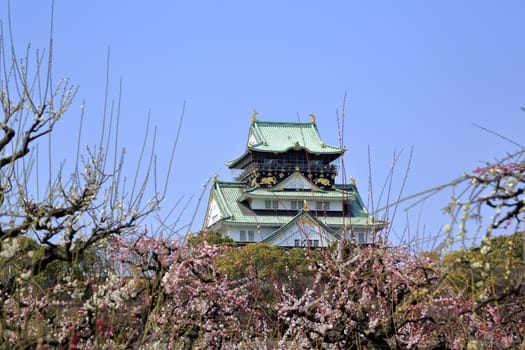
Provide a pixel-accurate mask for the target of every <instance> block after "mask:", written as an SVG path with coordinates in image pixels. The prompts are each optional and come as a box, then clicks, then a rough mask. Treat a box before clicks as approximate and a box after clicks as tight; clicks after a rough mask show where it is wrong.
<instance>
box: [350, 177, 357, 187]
mask: <svg viewBox="0 0 525 350" xmlns="http://www.w3.org/2000/svg"><path fill="white" fill-rule="evenodd" d="M350 182H351V183H352V186H354V187H357V186H356V184H355V179H354V177H353V176H350Z"/></svg>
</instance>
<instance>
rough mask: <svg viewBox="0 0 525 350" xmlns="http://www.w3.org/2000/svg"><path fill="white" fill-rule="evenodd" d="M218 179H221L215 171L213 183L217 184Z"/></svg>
mask: <svg viewBox="0 0 525 350" xmlns="http://www.w3.org/2000/svg"><path fill="white" fill-rule="evenodd" d="M218 180H219V174H218V173H215V175H213V185H215V184H216V183H217V181H218Z"/></svg>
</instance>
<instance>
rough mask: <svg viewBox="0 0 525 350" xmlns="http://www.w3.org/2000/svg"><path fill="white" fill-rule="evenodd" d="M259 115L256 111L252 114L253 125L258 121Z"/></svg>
mask: <svg viewBox="0 0 525 350" xmlns="http://www.w3.org/2000/svg"><path fill="white" fill-rule="evenodd" d="M257 114H259V112H257V111H256V110H255V109H254V110H253V113H252V124H253V123H255V122H256V121H257Z"/></svg>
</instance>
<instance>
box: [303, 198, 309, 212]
mask: <svg viewBox="0 0 525 350" xmlns="http://www.w3.org/2000/svg"><path fill="white" fill-rule="evenodd" d="M303 210H304V211H309V210H310V208H308V201H307V200H306V199H305V200H304V201H303Z"/></svg>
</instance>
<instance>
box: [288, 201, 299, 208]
mask: <svg viewBox="0 0 525 350" xmlns="http://www.w3.org/2000/svg"><path fill="white" fill-rule="evenodd" d="M299 208H301V204H300V203H299V201H291V202H290V209H291V210H299Z"/></svg>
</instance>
